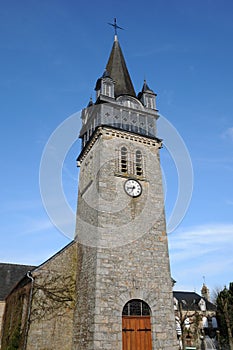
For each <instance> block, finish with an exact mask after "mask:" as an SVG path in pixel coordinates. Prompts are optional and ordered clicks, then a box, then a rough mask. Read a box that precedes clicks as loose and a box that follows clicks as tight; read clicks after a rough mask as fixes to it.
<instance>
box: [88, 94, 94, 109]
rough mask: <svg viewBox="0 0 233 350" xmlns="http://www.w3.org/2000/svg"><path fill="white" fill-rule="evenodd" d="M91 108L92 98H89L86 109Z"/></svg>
mask: <svg viewBox="0 0 233 350" xmlns="http://www.w3.org/2000/svg"><path fill="white" fill-rule="evenodd" d="M91 106H93V101H92V96H91V97H90V100H89V103H88V105H87V107H91Z"/></svg>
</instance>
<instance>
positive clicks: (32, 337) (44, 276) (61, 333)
mask: <svg viewBox="0 0 233 350" xmlns="http://www.w3.org/2000/svg"><path fill="white" fill-rule="evenodd" d="M76 268H77V247H76V244H75V243H72V244H70V245H68V246H67V247H65V248H64V249H63V250H62V251H60V252H59V253H57V254H56V255H55V256H53V257H52V258H51V259H50V260H48V261H47V262H45V263H44V264H43V265H42V266H40V267H39V268H37V269H36V270H35V272H33V278H34V285H33V299H32V308H31V313H30V328H29V332H28V339H27V348H26V349H27V350H48V349H49V350H55V349H56V350H57V349H62V350H70V349H71V343H72V333H73V310H74V305H75V293H74V290H75V278H76Z"/></svg>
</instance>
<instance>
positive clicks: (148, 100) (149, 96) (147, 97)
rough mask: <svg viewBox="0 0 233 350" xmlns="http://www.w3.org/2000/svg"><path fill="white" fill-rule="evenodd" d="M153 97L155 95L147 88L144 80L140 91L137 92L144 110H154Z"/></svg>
mask: <svg viewBox="0 0 233 350" xmlns="http://www.w3.org/2000/svg"><path fill="white" fill-rule="evenodd" d="M155 97H156V94H155V93H154V91H153V90H151V89H150V88H149V86H148V85H147V83H146V81H145V80H144V84H143V87H142V91H141V92H139V94H138V98H139V99H140V101H141V102H142V104H143V105H144V106H145V107H146V108H149V109H156V104H155Z"/></svg>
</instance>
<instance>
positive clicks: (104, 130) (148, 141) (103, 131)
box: [77, 125, 162, 166]
mask: <svg viewBox="0 0 233 350" xmlns="http://www.w3.org/2000/svg"><path fill="white" fill-rule="evenodd" d="M100 135H111V136H115V137H119V138H121V139H125V140H130V141H136V142H139V143H142V144H145V145H150V146H154V147H156V146H157V148H162V140H161V139H159V138H151V137H148V136H141V135H139V134H136V133H133V132H129V131H125V130H121V129H117V128H114V127H112V126H111V127H110V126H106V125H102V126H98V127H97V128H96V129H95V131H94V133H93V134H92V136H91V138H90V140H89V141H88V143H87V144H86V145H85V147H84V148H83V149H82V151H81V153H80V155H79V156H78V158H77V166H80V164H81V163H82V161H83V160H84V159H85V157H86V155H87V154H88V153H89V151H90V150H91V149H92V147H93V145H94V144H95V142H96V141H97V139H98V138H99V136H100Z"/></svg>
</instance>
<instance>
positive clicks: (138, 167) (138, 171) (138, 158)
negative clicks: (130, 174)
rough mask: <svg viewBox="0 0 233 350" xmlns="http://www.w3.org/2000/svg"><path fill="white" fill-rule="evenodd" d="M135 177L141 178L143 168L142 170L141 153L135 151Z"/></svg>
mask: <svg viewBox="0 0 233 350" xmlns="http://www.w3.org/2000/svg"><path fill="white" fill-rule="evenodd" d="M135 165H136V175H138V176H141V175H142V174H143V168H142V152H141V151H139V150H137V151H136V162H135Z"/></svg>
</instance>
